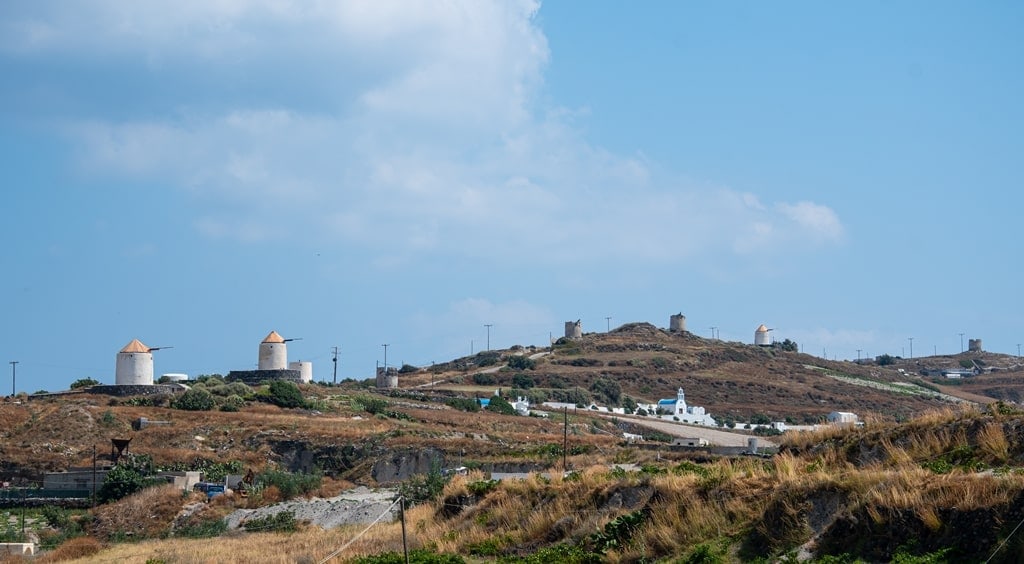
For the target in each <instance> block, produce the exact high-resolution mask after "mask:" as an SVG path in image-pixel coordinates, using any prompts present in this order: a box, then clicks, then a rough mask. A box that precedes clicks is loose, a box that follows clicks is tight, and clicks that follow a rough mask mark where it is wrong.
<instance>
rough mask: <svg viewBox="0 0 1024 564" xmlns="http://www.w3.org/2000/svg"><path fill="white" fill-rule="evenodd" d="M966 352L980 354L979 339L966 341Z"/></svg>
mask: <svg viewBox="0 0 1024 564" xmlns="http://www.w3.org/2000/svg"><path fill="white" fill-rule="evenodd" d="M967 350H969V351H971V352H981V350H982V349H981V339H967Z"/></svg>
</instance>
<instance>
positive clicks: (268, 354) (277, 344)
mask: <svg viewBox="0 0 1024 564" xmlns="http://www.w3.org/2000/svg"><path fill="white" fill-rule="evenodd" d="M259 369H260V370H287V369H288V346H287V345H286V344H285V340H284V337H282V336H281V335H278V334H277V331H271V332H270V333H269V334H268V335H267V336H266V338H264V339H263V342H261V343H260V361H259Z"/></svg>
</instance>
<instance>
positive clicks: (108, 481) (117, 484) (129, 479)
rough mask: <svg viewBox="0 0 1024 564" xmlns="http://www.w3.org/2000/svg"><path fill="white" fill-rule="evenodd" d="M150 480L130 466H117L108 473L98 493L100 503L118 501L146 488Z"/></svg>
mask: <svg viewBox="0 0 1024 564" xmlns="http://www.w3.org/2000/svg"><path fill="white" fill-rule="evenodd" d="M147 482H148V480H147V479H146V477H145V476H143V475H142V473H141V472H139V471H138V470H136V469H135V468H132V467H130V466H124V465H120V464H119V465H117V466H114V467H113V468H111V469H110V471H109V472H107V475H106V477H105V478H103V485H102V486H100V489H99V491H97V492H96V497H97V498H99V502H100V503H107V502H110V501H117V500H119V499H121V498H122V497H127V496H129V495H131V494H133V493H135V492H138V491H141V490H142V489H143V488H145V487H146V486H147V485H148V484H147Z"/></svg>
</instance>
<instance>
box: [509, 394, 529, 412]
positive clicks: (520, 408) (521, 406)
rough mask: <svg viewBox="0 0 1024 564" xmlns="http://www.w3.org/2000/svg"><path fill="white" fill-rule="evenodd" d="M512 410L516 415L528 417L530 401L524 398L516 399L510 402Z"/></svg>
mask: <svg viewBox="0 0 1024 564" xmlns="http://www.w3.org/2000/svg"><path fill="white" fill-rule="evenodd" d="M512 408H513V409H515V410H516V414H517V415H524V416H525V415H529V414H530V400H528V399H526V398H524V397H517V398H516V401H514V402H512Z"/></svg>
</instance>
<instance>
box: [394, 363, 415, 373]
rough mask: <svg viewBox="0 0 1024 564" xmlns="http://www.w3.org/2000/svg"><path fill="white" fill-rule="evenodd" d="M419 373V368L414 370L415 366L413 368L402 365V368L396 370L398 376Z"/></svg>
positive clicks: (408, 365) (409, 365)
mask: <svg viewBox="0 0 1024 564" xmlns="http://www.w3.org/2000/svg"><path fill="white" fill-rule="evenodd" d="M419 371H420V369H419V368H416V367H415V366H413V365H411V364H403V365H402V367H401V368H399V369H398V373H399V374H412V373H413V372H419Z"/></svg>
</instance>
